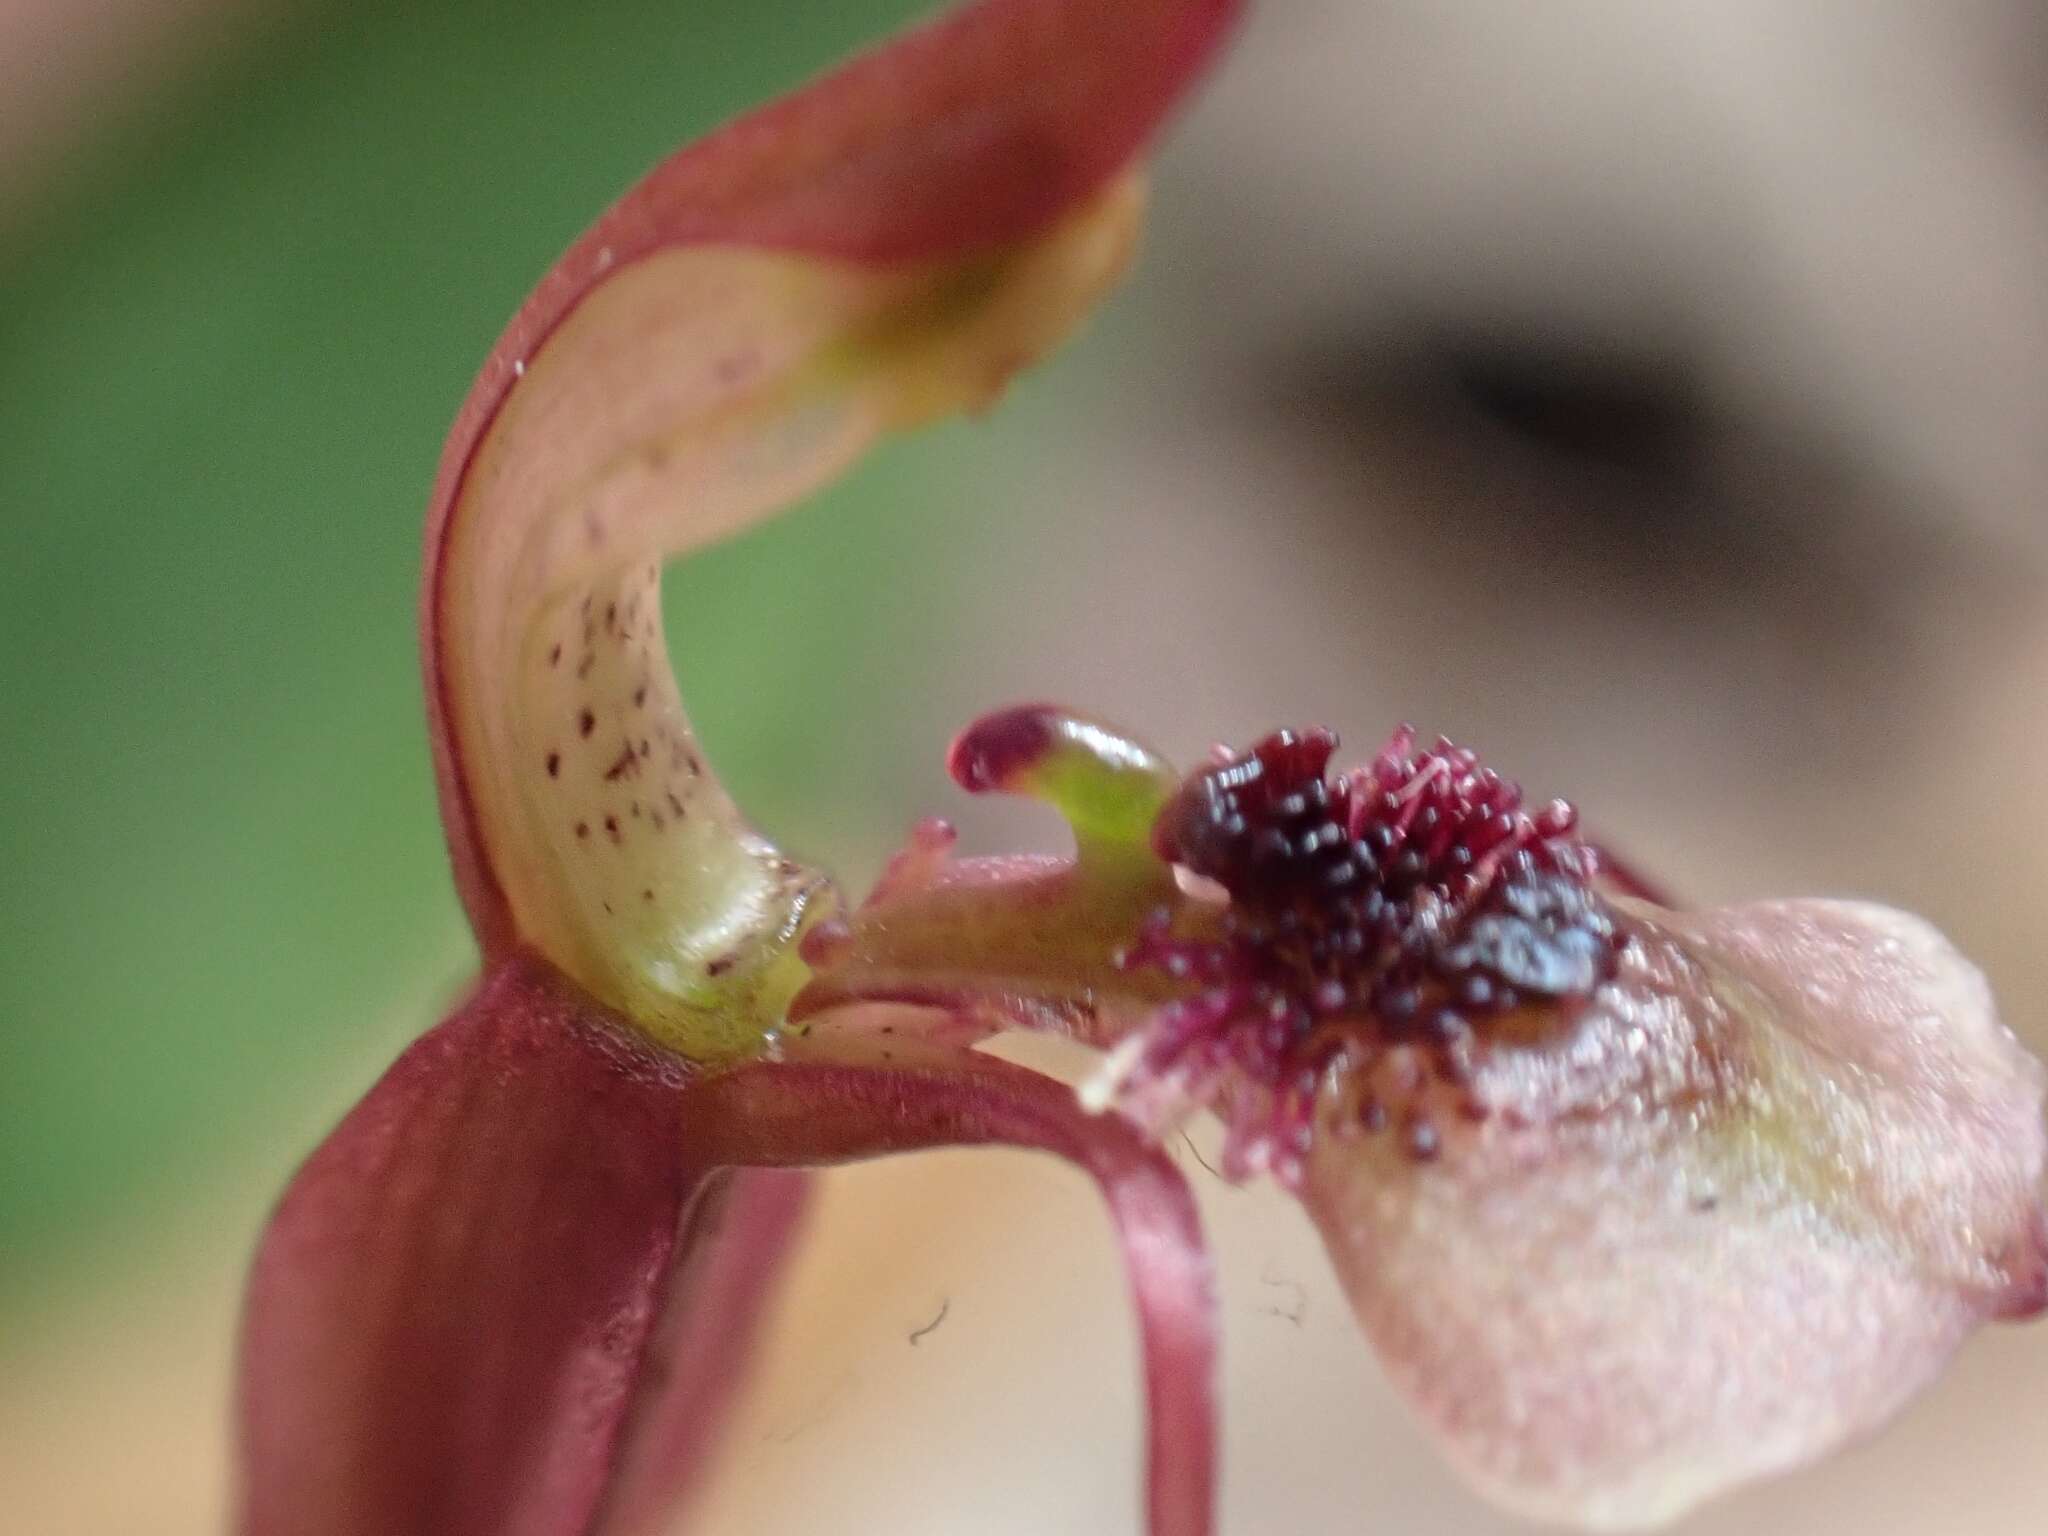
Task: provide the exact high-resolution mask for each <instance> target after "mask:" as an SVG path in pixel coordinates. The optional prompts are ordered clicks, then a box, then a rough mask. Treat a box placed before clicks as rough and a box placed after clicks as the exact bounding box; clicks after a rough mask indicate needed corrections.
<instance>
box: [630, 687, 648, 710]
mask: <svg viewBox="0 0 2048 1536" xmlns="http://www.w3.org/2000/svg"><path fill="white" fill-rule="evenodd" d="M646 705H647V685H646V684H645V683H642V684H641V685H640V686H639V687H638V688H635V689H634V690H633V707H634V708H635V709H644V708H645V707H646Z"/></svg>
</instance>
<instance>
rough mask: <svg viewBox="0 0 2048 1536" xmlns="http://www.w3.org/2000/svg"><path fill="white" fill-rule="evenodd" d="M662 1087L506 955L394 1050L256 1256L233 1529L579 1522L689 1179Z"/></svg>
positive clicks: (646, 1328) (628, 1396)
mask: <svg viewBox="0 0 2048 1536" xmlns="http://www.w3.org/2000/svg"><path fill="white" fill-rule="evenodd" d="M678 1086H679V1079H678V1075H677V1073H676V1071H675V1069H674V1068H673V1066H672V1065H667V1066H665V1065H663V1064H662V1063H660V1062H658V1061H657V1060H656V1059H654V1058H653V1057H652V1056H650V1055H648V1054H647V1053H645V1052H644V1051H642V1050H640V1049H637V1048H636V1047H634V1046H633V1045H631V1044H629V1043H628V1040H627V1038H626V1037H625V1036H623V1035H616V1034H613V1033H611V1032H610V1031H609V1030H608V1029H607V1027H606V1026H605V1025H604V1023H603V1021H602V1019H601V1018H600V1017H598V1016H597V1015H596V1014H595V1012H594V1010H592V1009H591V1008H590V1007H589V1005H588V1004H587V1003H584V1002H583V1001H582V1000H581V999H580V997H579V996H578V995H577V994H575V993H574V992H573V991H572V990H571V989H570V988H569V987H568V986H567V985H566V983H564V982H563V981H562V980H561V979H560V978H559V977H557V976H556V975H554V974H553V973H552V972H550V971H549V970H547V969H546V968H545V967H543V966H542V965H540V964H539V963H537V962H532V961H527V960H523V959H518V958H514V959H513V960H510V961H508V962H505V963H502V964H501V965H500V966H499V967H498V968H497V969H496V970H495V971H494V972H493V973H492V974H491V975H490V976H489V977H487V978H486V979H485V981H484V983H483V985H482V986H481V987H480V988H479V989H478V990H477V992H476V993H475V994H474V995H473V996H472V997H471V998H470V999H469V1000H468V1001H467V1002H466V1003H464V1004H463V1005H462V1006H461V1007H460V1008H459V1009H457V1010H456V1012H455V1013H454V1014H453V1015H452V1016H451V1017H450V1018H449V1019H448V1020H447V1021H446V1022H445V1023H443V1024H441V1025H440V1026H439V1027H438V1028H436V1029H434V1030H433V1031H431V1032H430V1033H428V1034H427V1035H426V1036H424V1037H423V1038H422V1039H420V1040H419V1041H418V1042H417V1043H416V1044H414V1045H413V1046H412V1048H411V1049H410V1050H408V1051H407V1052H406V1053H405V1054H404V1055H403V1056H401V1057H400V1058H399V1059H398V1061H397V1063H396V1064H394V1065H393V1066H392V1068H391V1070H390V1071H389V1072H387V1073H386V1074H385V1075H384V1077H383V1079H382V1080H381V1081H380V1082H378V1084H377V1085H376V1087H374V1088H373V1089H371V1091H370V1093H369V1094H368V1096H367V1097H365V1098H364V1099H363V1101H362V1102H361V1103H360V1104H358V1105H357V1106H356V1107H355V1109H353V1110H352V1111H350V1113H349V1115H348V1117H347V1118H346V1119H345V1120H343V1122H342V1123H341V1125H340V1127H339V1128H338V1129H336V1131H335V1132H334V1134H333V1135H332V1136H330V1137H329V1138H328V1139H327V1141H326V1142H325V1143H323V1144H322V1146H321V1147H320V1148H319V1150H318V1151H316V1152H315V1153H314V1154H313V1155H312V1157H311V1158H309V1159H308V1160H307V1162H306V1164H305V1166H304V1167H303V1168H302V1169H300V1171H299V1174H298V1176H297V1177H296V1178H295V1179H294V1180H293V1181H292V1184H291V1186H290V1188H289V1189H288V1190H287V1191H286V1193H285V1196H284V1199H283V1200H282V1202H281V1203H280V1204H279V1206H278V1208H277V1211H276V1213H275V1215H274V1216H273V1217H272V1220H271V1223H270V1227H269V1229H268V1231H267V1232H266V1233H265V1235H264V1238H263V1243H262V1247H261V1250H260V1251H259V1253H258V1255H257V1259H256V1265H255V1269H254V1272H253V1274H252V1275H251V1278H250V1284H249V1294H248V1302H247V1313H246V1317H245V1322H244V1327H243V1334H242V1381H241V1391H240V1401H239V1405H238V1407H239V1414H240V1420H241V1438H242V1443H243V1449H244V1456H243V1468H244V1474H243V1485H242V1490H241V1517H240V1528H241V1530H242V1531H243V1532H245V1533H247V1536H327V1533H332V1536H362V1533H365V1532H377V1533H380V1536H413V1533H416V1536H430V1533H431V1536H556V1533H567V1532H578V1531H582V1530H584V1529H586V1528H587V1527H588V1525H589V1523H590V1520H591V1518H592V1515H593V1513H594V1512H595V1511H596V1510H597V1508H598V1506H599V1502H600V1500H601V1498H602V1496H603V1494H604V1490H605V1487H606V1484H607V1481H608V1480H609V1478H610V1477H611V1474H612V1470H613V1467H614V1465H615V1463H616V1461H617V1458H618V1453H619V1447H620V1431H621V1427H622V1425H623V1424H624V1422H625V1418H626V1414H627V1410H628V1408H629V1406H630V1405H631V1403H632V1401H633V1394H634V1387H635V1382H636V1380H637V1378H638V1376H639V1372H640V1370H641V1366H642V1362H643V1359H644V1357H645V1355H646V1351H647V1348H648V1343H649V1339H650V1337H651V1335H652V1332H653V1330H654V1327H655V1324H656V1320H657V1317H658V1315H659V1312H660V1309H661V1306H662V1304H663V1300H664V1297H665V1295H666V1289H665V1287H666V1282H667V1280H668V1277H669V1274H670V1270H671V1266H672V1264H673V1262H674V1260H675V1258H676V1248H677V1231H678V1223H679V1219H680V1217H681V1215H682V1211H683V1207H684V1204H685V1202H686V1201H687V1200H688V1199H689V1198H690V1196H691V1194H692V1193H693V1192H694V1191H695V1190H697V1189H698V1188H699V1187H700V1186H701V1185H702V1182H703V1180H704V1178H705V1175H706V1172H707V1168H706V1166H705V1165H704V1164H703V1163H702V1162H701V1161H699V1160H693V1159H692V1158H691V1156H690V1153H689V1148H688V1145H687V1143H686V1140H685V1137H684V1121H683V1116H684V1108H683V1099H682V1095H681V1094H680V1093H679V1092H678ZM727 1289H730V1287H727ZM711 1364H712V1365H713V1366H714V1370H713V1372H712V1373H711V1374H709V1375H706V1376H703V1377H700V1378H698V1379H697V1380H696V1381H694V1382H693V1383H692V1384H691V1385H692V1390H694V1391H696V1392H699V1393H700V1394H704V1397H705V1401H704V1404H703V1406H704V1407H705V1408H706V1410H707V1411H708V1410H709V1409H711V1408H713V1407H715V1405H716V1399H717V1397H718V1396H719V1395H720V1393H721V1392H722V1390H723V1389H724V1388H725V1387H726V1386H727V1385H728V1384H729V1374H730V1366H731V1362H730V1361H713V1362H711Z"/></svg>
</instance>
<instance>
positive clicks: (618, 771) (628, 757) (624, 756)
mask: <svg viewBox="0 0 2048 1536" xmlns="http://www.w3.org/2000/svg"><path fill="white" fill-rule="evenodd" d="M639 769H640V758H639V755H638V754H637V753H635V752H634V750H633V743H631V742H630V741H629V742H627V743H626V744H625V745H624V746H623V747H621V748H619V755H618V756H617V757H615V758H613V759H612V760H611V764H610V766H609V767H607V768H606V769H605V771H604V778H605V782H606V783H607V784H612V783H616V782H617V781H618V780H620V779H623V778H624V777H626V775H627V774H629V773H637V772H638V771H639Z"/></svg>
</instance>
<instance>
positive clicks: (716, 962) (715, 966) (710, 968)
mask: <svg viewBox="0 0 2048 1536" xmlns="http://www.w3.org/2000/svg"><path fill="white" fill-rule="evenodd" d="M739 963H740V957H739V954H738V953H737V952H736V951H733V950H728V951H726V953H724V954H722V955H718V956H716V957H714V958H713V959H711V960H709V961H707V962H705V966H704V974H705V975H706V976H723V975H724V974H725V973H726V972H727V971H729V970H731V969H732V968H733V967H734V966H736V965H738V964H739Z"/></svg>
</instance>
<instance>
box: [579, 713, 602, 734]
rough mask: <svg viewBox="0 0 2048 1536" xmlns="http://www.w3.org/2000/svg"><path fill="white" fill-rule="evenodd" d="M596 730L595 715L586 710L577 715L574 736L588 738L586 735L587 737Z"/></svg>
mask: <svg viewBox="0 0 2048 1536" xmlns="http://www.w3.org/2000/svg"><path fill="white" fill-rule="evenodd" d="M596 729H597V716H596V715H594V714H592V713H591V712H590V711H589V710H587V709H586V710H584V711H583V712H582V713H581V714H579V715H577V717H576V734H577V735H579V736H588V735H589V734H590V733H591V732H592V731H594V730H596Z"/></svg>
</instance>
